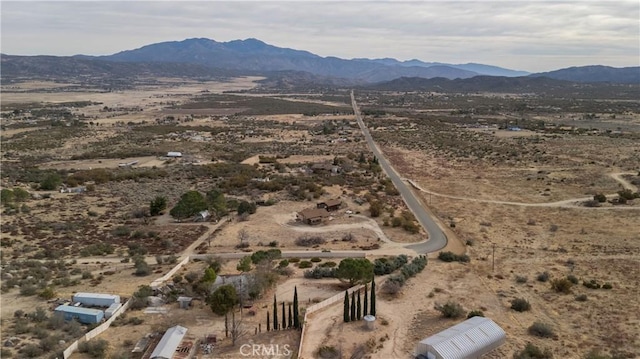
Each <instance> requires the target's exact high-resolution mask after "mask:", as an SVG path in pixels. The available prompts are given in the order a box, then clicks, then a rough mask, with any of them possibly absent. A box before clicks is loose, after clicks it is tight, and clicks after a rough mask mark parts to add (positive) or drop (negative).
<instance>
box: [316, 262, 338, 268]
mask: <svg viewBox="0 0 640 359" xmlns="http://www.w3.org/2000/svg"><path fill="white" fill-rule="evenodd" d="M336 265H337V264H336V262H333V261H328V262H324V263H321V264H319V266H320V267H326V268H333V267H335V266H336Z"/></svg>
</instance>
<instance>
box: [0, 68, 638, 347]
mask: <svg viewBox="0 0 640 359" xmlns="http://www.w3.org/2000/svg"><path fill="white" fill-rule="evenodd" d="M259 80H261V78H258V77H241V78H230V79H225V80H220V81H207V82H204V81H188V80H183V79H170V78H166V79H149V80H148V81H140V82H138V83H135V84H132V85H131V86H128V87H126V88H122V89H109V90H96V89H90V90H89V89H83V88H82V87H81V86H77V85H76V84H73V83H60V82H48V81H29V82H13V83H9V84H3V85H2V99H1V106H2V128H1V130H0V136H1V141H2V143H1V146H2V152H1V160H2V162H1V165H2V167H1V171H2V178H1V180H2V182H1V185H2V190H3V198H2V201H3V213H2V234H1V239H0V244H1V246H2V247H1V252H0V253H1V255H2V256H1V260H2V263H1V264H2V282H1V283H2V286H1V289H2V294H1V312H0V313H1V337H2V340H3V347H2V354H1V356H2V358H5V357H10V356H12V357H16V358H24V357H45V358H55V357H56V356H59V355H60V353H61V352H62V351H63V350H64V349H66V348H67V346H69V344H71V343H72V342H74V341H75V340H77V339H78V338H80V337H81V336H82V335H84V333H85V332H86V331H87V330H90V329H91V328H88V327H86V326H77V327H76V326H73V325H60V323H57V324H56V323H55V322H54V321H53V320H52V319H51V317H52V309H53V308H55V307H56V306H57V303H58V302H59V301H58V300H57V299H59V298H62V299H67V300H68V299H69V298H70V297H71V296H72V295H73V294H74V293H75V292H100V293H112V294H118V295H120V296H122V297H123V298H131V297H132V295H133V294H134V292H136V291H137V290H138V288H139V287H140V286H143V285H150V284H151V283H152V282H153V281H154V280H155V279H157V278H159V277H161V276H163V275H164V274H165V273H167V272H169V270H170V269H171V268H173V267H174V266H175V265H176V263H178V262H179V261H180V260H182V259H184V258H186V257H188V256H191V255H201V256H200V257H199V258H200V259H199V260H190V261H189V262H188V263H187V264H185V265H184V266H183V267H182V268H181V269H180V270H179V271H178V272H177V274H176V275H177V276H179V277H180V279H179V280H178V279H176V278H175V276H174V277H173V279H174V282H175V284H174V286H175V287H176V288H178V289H176V290H177V291H178V292H180V290H182V292H180V295H186V294H189V295H191V296H193V297H194V298H197V299H198V300H194V302H193V305H192V308H191V309H190V310H183V309H179V308H178V304H177V303H176V302H175V295H174V298H173V300H170V301H169V303H167V304H164V305H163V306H161V307H162V308H167V310H168V312H167V313H165V314H157V313H148V312H145V310H144V309H136V310H133V309H130V310H128V311H127V312H126V313H125V314H124V318H125V319H123V320H120V319H118V325H117V326H112V327H111V328H109V329H107V330H106V331H105V332H104V333H102V334H101V335H99V336H98V337H97V338H95V339H93V340H100V339H102V340H105V341H107V342H108V348H107V350H106V351H105V354H104V357H107V358H132V357H134V356H132V354H131V351H132V349H133V347H134V344H135V343H136V342H137V341H138V340H139V339H141V338H143V337H144V336H145V335H146V334H147V333H151V332H154V331H155V332H162V331H164V330H166V329H167V328H168V327H169V326H172V325H175V324H180V325H182V326H185V327H188V328H189V334H188V335H189V336H190V338H192V339H193V340H194V342H195V341H196V340H199V339H202V338H203V337H205V336H206V335H208V334H215V335H217V338H218V344H219V345H218V347H217V348H216V349H214V352H213V353H212V354H209V355H207V354H203V353H202V352H199V353H198V354H197V357H198V358H241V357H243V356H242V355H239V351H238V347H239V345H240V344H241V343H247V342H251V343H278V344H282V345H284V344H287V345H290V347H291V348H293V354H292V355H293V357H295V356H296V355H297V353H298V347H299V345H300V331H297V330H283V331H270V332H267V331H266V330H265V328H264V327H265V322H266V319H265V318H266V315H267V314H266V313H267V311H269V310H271V303H272V301H273V296H274V294H275V295H276V296H277V297H278V298H279V299H281V298H282V299H284V300H287V301H289V300H290V298H292V296H293V292H294V287H295V288H297V292H298V295H299V300H300V303H301V304H302V305H301V306H302V308H305V307H308V306H309V305H311V304H313V303H318V302H321V301H322V300H324V299H327V298H329V297H332V296H334V295H341V294H342V293H343V292H344V290H345V289H346V288H348V285H346V286H345V284H344V283H342V282H340V281H339V280H338V279H335V278H323V279H310V278H305V276H304V271H305V269H304V268H300V267H302V265H301V263H302V262H307V263H309V264H310V265H311V266H313V267H320V266H322V265H323V264H324V263H329V262H333V264H326V265H325V267H327V268H330V266H331V265H336V263H339V262H340V260H342V259H343V258H342V257H340V256H339V254H338V253H339V251H357V252H361V253H364V255H366V258H368V259H369V260H371V261H372V262H373V261H374V260H376V259H379V258H383V257H391V256H398V255H401V254H405V255H408V256H409V257H411V258H413V257H416V256H418V255H419V253H416V252H414V251H412V250H411V249H409V248H407V246H408V245H410V244H412V243H416V242H420V241H424V240H427V239H428V238H426V237H427V235H426V233H425V231H424V230H423V229H421V228H419V225H418V224H417V223H416V222H415V219H414V218H412V215H411V214H410V213H408V212H407V208H406V205H405V204H404V202H403V201H402V198H401V197H400V196H399V195H398V193H397V191H396V190H395V188H393V184H391V182H390V181H389V180H388V179H387V178H386V176H385V174H384V173H383V172H382V171H381V169H380V167H379V166H378V165H377V162H376V161H377V159H375V158H373V156H372V155H371V151H370V150H369V148H368V147H367V145H366V142H365V141H364V137H363V135H362V132H361V131H360V129H359V128H358V126H357V124H356V121H355V117H354V113H353V110H352V108H351V102H350V97H349V95H350V90H335V91H334V92H324V93H323V92H320V91H315V90H314V91H311V90H310V91H308V92H301V91H297V92H295V93H291V92H285V91H283V92H281V93H278V92H276V91H273V90H270V91H269V92H266V91H265V92H263V91H261V90H260V87H259ZM354 93H355V98H356V100H357V101H358V104H359V106H360V109H361V110H362V113H363V115H364V121H365V123H366V125H367V127H368V128H369V129H370V131H371V133H372V135H373V137H374V139H375V140H376V143H377V144H378V146H379V147H380V148H381V149H382V151H383V153H384V155H385V157H386V158H387V159H388V160H389V161H390V163H391V164H392V165H393V167H394V168H395V170H396V171H397V172H398V173H399V174H400V175H401V176H402V177H403V179H404V181H405V182H406V183H407V184H408V185H409V186H411V188H412V189H413V192H414V194H415V195H416V196H418V197H419V199H420V201H421V202H422V204H423V205H424V206H425V208H427V210H428V211H429V212H430V213H431V214H433V216H434V217H435V218H436V219H437V220H438V222H439V225H440V226H441V228H442V230H444V231H445V233H446V235H447V237H448V244H447V246H446V247H445V248H443V249H442V250H441V252H453V253H455V254H457V255H464V254H466V255H467V256H468V258H469V261H468V262H457V261H454V262H444V261H442V260H440V259H438V256H439V253H438V252H434V253H429V254H428V255H427V257H428V264H427V265H426V268H424V270H423V271H422V272H420V273H418V274H417V275H416V276H415V277H413V278H410V279H408V280H407V281H406V284H405V285H404V286H402V287H401V288H399V289H397V288H396V289H397V291H392V290H390V289H389V288H386V289H385V286H384V285H383V284H384V283H385V280H386V276H376V278H375V280H376V284H377V285H378V291H379V296H378V308H377V312H378V314H377V323H376V329H375V330H374V331H367V330H365V329H364V325H363V323H362V322H351V323H343V321H342V314H343V313H342V310H341V309H342V306H341V304H342V301H340V302H339V303H337V304H335V305H332V306H329V307H326V308H324V309H322V310H320V311H317V312H314V313H312V314H310V315H309V317H308V318H307V322H306V323H305V329H304V331H305V332H304V333H305V334H304V342H303V345H302V348H301V356H300V358H305V359H310V358H321V357H322V356H321V355H320V353H319V349H320V348H321V347H330V348H333V349H335V353H336V354H335V357H336V358H365V357H366V358H380V359H387V358H389V359H391V358H399V359H405V358H412V357H413V355H414V350H415V347H416V344H417V343H418V342H419V341H420V340H421V339H423V338H426V337H428V336H430V335H432V334H434V333H437V332H439V331H441V330H443V329H445V328H447V327H450V326H452V325H454V324H455V323H457V322H459V321H461V320H462V319H464V318H466V316H467V312H469V311H473V310H479V311H482V312H483V315H484V316H486V317H489V318H491V319H493V320H494V321H495V322H496V323H497V324H499V325H500V326H501V327H502V328H503V329H504V330H505V332H506V333H507V341H506V343H505V344H504V345H502V346H501V347H500V348H499V349H497V350H495V351H493V352H491V354H489V355H488V356H487V357H488V358H512V357H514V355H516V354H517V353H519V352H520V351H522V350H523V349H524V348H525V346H526V345H527V343H532V344H533V345H535V346H536V347H538V348H540V349H541V350H548V351H549V352H551V353H552V354H553V357H554V358H591V359H595V358H635V357H638V356H640V337H639V334H638V333H640V317H639V316H638V313H639V312H640V300H639V299H640V291H639V289H638V288H640V199H639V198H637V196H636V198H635V199H634V197H633V195H634V194H637V193H638V191H639V187H640V103H639V101H638V99H637V98H636V99H635V100H634V99H628V98H627V99H615V98H612V97H611V96H609V97H605V98H596V99H591V100H592V101H591V100H590V101H586V100H585V101H582V102H581V101H570V100H569V99H566V102H567V103H570V104H566V103H565V102H563V101H564V100H563V99H559V98H552V99H550V98H549V97H545V96H537V95H535V94H528V95H522V94H493V93H473V94H445V93H421V92H399V91H394V92H391V91H386V92H385V91H377V90H376V91H374V90H368V89H355V91H354ZM593 103H595V105H594V104H593ZM169 152H180V156H179V157H168V156H167V154H168V153H169ZM61 188H82V189H81V190H80V191H81V193H61V190H60V189H61ZM213 188H215V189H217V190H218V191H219V192H221V193H223V194H224V197H225V198H226V201H227V207H228V209H229V210H228V211H227V213H224V215H223V214H222V211H221V212H220V214H221V215H219V216H218V215H217V213H213V214H214V216H212V218H210V219H207V220H206V221H202V222H196V223H194V222H192V221H191V220H190V219H189V220H186V221H180V222H178V221H176V220H175V218H173V217H172V216H170V214H169V212H170V210H171V209H172V208H173V207H174V205H176V203H178V202H179V201H180V199H181V196H182V195H183V194H184V193H185V192H187V191H199V192H201V193H202V194H207V193H208V192H209V191H211V190H212V189H213ZM16 189H18V190H16ZM7 191H9V192H12V193H9V192H7ZM25 191H26V192H27V193H28V195H23V193H24V192H25ZM598 195H604V197H605V198H604V199H603V200H602V201H598V200H595V199H594V198H595V197H600V196H598ZM159 196H160V197H165V198H166V201H167V204H168V206H167V208H166V210H164V211H163V214H161V215H157V216H151V215H150V213H149V207H150V206H149V203H150V202H151V201H153V200H154V198H157V197H159ZM594 196H595V197H594ZM625 196H628V197H629V199H628V200H620V198H621V197H625ZM331 199H339V200H340V201H341V206H340V208H339V210H337V211H335V212H332V214H331V216H330V217H328V218H326V219H324V220H323V221H322V223H320V224H317V225H307V224H303V223H300V222H299V221H296V214H297V213H299V212H301V211H303V210H304V209H306V208H315V207H316V204H317V203H320V202H323V201H328V200H331ZM239 203H251V204H254V205H255V204H257V207H254V208H255V213H252V214H250V215H248V216H247V215H237V209H238V208H239ZM372 207H376V208H375V212H377V213H375V214H374V213H372V212H374V211H373V210H372ZM212 212H213V211H212ZM304 238H307V239H308V238H320V239H321V240H319V241H318V242H317V243H315V244H314V245H311V246H305V245H301V243H302V242H303V241H301V240H300V239H304ZM275 248H277V249H279V250H280V251H282V252H290V251H300V252H301V254H300V256H299V257H300V258H299V259H300V261H296V260H290V261H288V262H287V264H286V265H282V264H281V265H278V262H280V259H278V260H277V261H275V262H274V263H273V266H276V265H277V266H278V268H277V269H279V273H280V274H278V276H277V277H276V278H275V279H274V281H275V284H274V285H273V286H272V287H268V288H266V289H265V291H264V292H263V293H260V294H261V295H260V296H259V297H258V298H256V299H255V300H253V301H252V303H251V309H243V312H242V318H243V319H242V320H243V322H242V324H243V325H244V326H245V327H246V328H247V329H246V330H247V331H248V333H247V335H244V336H241V337H240V338H239V340H240V342H239V343H236V345H235V346H233V345H232V343H231V340H230V339H222V340H221V338H224V337H225V335H224V331H225V330H224V317H223V316H219V315H216V314H214V313H213V312H212V311H211V309H209V307H208V306H207V304H206V303H205V301H204V299H203V298H202V295H199V294H198V290H197V288H195V283H197V282H198V280H199V277H201V276H202V275H203V273H204V270H205V268H207V267H208V264H209V262H210V261H211V260H213V259H215V258H218V259H217V261H218V262H220V265H221V267H220V269H219V273H217V274H218V275H236V274H240V271H239V270H238V267H237V265H238V263H239V259H238V258H241V257H242V255H241V254H242V252H246V254H247V255H251V254H252V253H255V252H256V251H259V250H263V251H266V250H269V249H275ZM306 251H309V252H310V251H317V252H319V253H321V254H323V256H322V258H317V260H316V258H314V260H313V261H309V259H310V258H312V257H313V256H306V257H305V255H304V252H306ZM225 253H227V254H228V253H240V256H239V257H233V256H231V255H229V256H227V257H225V256H224V254H225ZM314 253H315V252H314ZM134 254H139V255H141V256H142V257H143V258H144V261H145V262H146V263H148V266H149V268H148V272H147V273H144V274H146V275H134V272H135V271H136V270H138V268H134V264H133V262H134V260H133V256H134ZM331 254H335V257H330V256H329V255H331ZM207 256H209V257H210V258H211V259H208V258H206V257H207ZM228 257H233V258H228ZM293 257H294V256H291V257H290V258H293ZM318 257H320V256H318ZM194 258H195V257H194ZM285 267H286V268H285ZM271 269H272V268H269V270H271ZM259 270H264V268H262V269H260V268H256V267H255V266H254V268H253V269H252V270H251V271H249V272H248V273H255V272H257V271H259ZM139 274H140V273H139ZM190 276H191V277H193V278H195V279H193V278H192V279H189V281H188V282H187V278H188V277H190ZM590 283H597V287H598V288H597V289H596V288H595V287H596V286H593V285H592V288H588V287H587V286H589V285H590ZM191 284H194V285H191ZM585 284H586V285H585ZM605 284H606V285H605ZM603 287H606V288H608V289H604V288H603ZM173 294H176V293H173ZM514 299H524V300H526V301H528V302H529V303H530V306H531V308H530V310H528V311H524V312H518V311H515V310H513V309H511V303H512V301H513V300H514ZM447 302H454V303H457V304H459V305H460V306H462V308H463V309H464V315H463V316H462V317H460V318H457V319H448V318H444V317H443V316H442V315H441V313H440V312H439V311H437V310H436V309H435V307H436V306H438V305H441V304H444V303H447ZM38 307H40V308H42V309H43V310H44V313H46V317H47V318H41V317H38V315H35V314H32V313H35V312H36V308H38ZM25 314H26V316H25ZM235 315H236V316H240V311H239V310H238V311H236V314H235ZM133 318H136V319H134V320H132V319H133ZM534 322H540V323H542V324H544V325H545V326H546V327H548V328H550V330H551V332H552V334H551V335H549V337H547V338H542V337H539V336H535V335H532V334H531V333H530V330H529V328H530V327H531V326H532V324H533V323H534ZM259 325H260V333H257V331H258V326H259ZM254 333H255V335H254ZM9 339H11V340H10V342H11V343H10V345H4V344H5V343H4V342H5V340H9ZM325 351H326V350H325ZM90 357H91V356H90V353H88V352H84V353H83V352H76V353H74V354H73V355H72V358H90ZM265 357H268V356H265ZM324 357H327V356H324Z"/></svg>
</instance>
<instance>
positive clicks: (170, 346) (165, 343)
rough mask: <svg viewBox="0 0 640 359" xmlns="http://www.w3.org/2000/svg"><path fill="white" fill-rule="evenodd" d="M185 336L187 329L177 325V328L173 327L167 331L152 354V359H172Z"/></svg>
mask: <svg viewBox="0 0 640 359" xmlns="http://www.w3.org/2000/svg"><path fill="white" fill-rule="evenodd" d="M185 334H187V328H185V327H181V326H179V325H176V326H175V327H171V328H169V329H167V331H166V332H165V333H164V335H163V336H162V339H160V342H159V343H158V345H156V348H155V349H153V352H151V356H150V357H149V358H150V359H171V358H173V355H174V354H175V353H176V350H177V349H178V346H179V345H180V343H181V342H182V338H184V336H185Z"/></svg>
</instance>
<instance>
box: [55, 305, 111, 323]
mask: <svg viewBox="0 0 640 359" xmlns="http://www.w3.org/2000/svg"><path fill="white" fill-rule="evenodd" d="M54 313H57V314H60V315H62V316H63V317H64V320H77V321H78V322H80V323H83V324H96V323H100V322H101V321H102V319H103V318H104V312H103V311H101V310H98V309H90V308H82V307H74V306H72V305H60V306H58V307H57V308H56V309H55V310H54Z"/></svg>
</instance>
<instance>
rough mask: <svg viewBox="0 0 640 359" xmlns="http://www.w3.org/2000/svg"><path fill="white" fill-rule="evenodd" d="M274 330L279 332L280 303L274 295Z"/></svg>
mask: <svg viewBox="0 0 640 359" xmlns="http://www.w3.org/2000/svg"><path fill="white" fill-rule="evenodd" d="M273 330H278V303H277V302H276V295H275V294H274V295H273Z"/></svg>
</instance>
